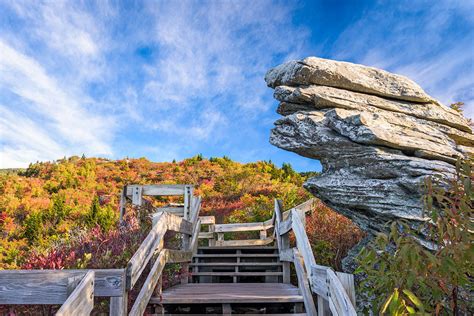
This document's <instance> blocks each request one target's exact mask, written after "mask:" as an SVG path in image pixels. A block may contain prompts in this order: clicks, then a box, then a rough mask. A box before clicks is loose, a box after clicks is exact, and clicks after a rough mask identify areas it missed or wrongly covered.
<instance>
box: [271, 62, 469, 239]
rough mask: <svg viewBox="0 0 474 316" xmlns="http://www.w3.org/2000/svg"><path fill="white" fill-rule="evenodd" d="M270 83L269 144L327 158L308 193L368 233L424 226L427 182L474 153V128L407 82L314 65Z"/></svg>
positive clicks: (278, 72)
mask: <svg viewBox="0 0 474 316" xmlns="http://www.w3.org/2000/svg"><path fill="white" fill-rule="evenodd" d="M265 80H266V82H267V85H268V86H269V87H272V88H274V89H275V92H274V97H275V98H276V99H277V100H278V101H279V102H280V105H279V107H278V109H277V112H278V113H279V114H281V115H282V116H283V118H281V119H279V120H277V121H276V122H275V128H274V129H273V130H272V132H271V136H270V142H271V143H272V144H273V145H275V146H277V147H280V148H282V149H285V150H289V151H293V152H296V153H298V154H300V155H302V156H305V157H308V158H312V159H318V160H320V161H321V164H322V166H323V170H322V174H321V175H320V176H318V177H315V178H312V179H310V180H308V181H307V182H306V183H305V187H306V188H307V189H308V190H309V191H311V192H312V193H313V194H314V195H315V196H317V197H318V198H320V199H321V200H323V201H324V202H325V203H327V204H328V205H329V206H331V207H332V208H333V209H334V210H336V211H338V212H340V213H342V214H344V215H346V216H347V217H349V218H351V219H352V220H353V221H354V222H356V223H357V224H358V225H359V226H360V227H361V228H362V229H364V230H366V231H367V232H369V233H370V234H373V233H375V232H377V231H382V230H384V229H385V227H386V224H387V223H388V222H390V221H392V220H394V219H405V220H407V221H409V222H410V223H412V224H413V225H414V226H416V225H417V224H419V223H420V222H422V221H424V220H426V218H425V215H424V213H423V203H422V195H423V186H422V184H423V181H424V179H425V178H426V177H428V176H431V175H434V174H444V175H446V176H449V175H452V174H453V173H454V171H455V167H454V165H455V163H456V160H457V159H458V158H463V157H466V156H467V155H469V154H472V153H473V152H474V135H473V133H472V130H471V127H470V126H469V122H468V121H467V120H466V119H465V118H464V117H463V116H462V115H461V114H460V113H458V112H457V111H454V110H452V109H450V108H448V107H446V106H444V105H442V104H441V103H440V102H439V101H436V100H435V99H434V98H432V97H431V96H429V95H428V94H427V93H426V92H425V91H423V89H422V88H421V87H420V86H418V85H417V84H416V83H414V82H413V81H411V80H410V79H408V78H406V77H403V76H400V75H396V74H392V73H389V72H387V71H384V70H380V69H376V68H371V67H366V66H362V65H356V64H352V63H347V62H338V61H333V60H326V59H321V58H316V57H309V58H306V59H304V60H301V61H290V62H287V63H285V64H283V65H280V66H278V67H276V68H274V69H271V70H270V71H268V73H267V74H266V76H265Z"/></svg>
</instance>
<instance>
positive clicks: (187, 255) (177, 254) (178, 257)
mask: <svg viewBox="0 0 474 316" xmlns="http://www.w3.org/2000/svg"><path fill="white" fill-rule="evenodd" d="M165 250H166V251H167V252H168V255H167V262H169V263H178V262H191V260H192V258H193V253H192V251H183V250H172V249H165ZM163 251H164V250H163Z"/></svg>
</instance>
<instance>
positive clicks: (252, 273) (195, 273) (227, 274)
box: [191, 271, 283, 284]
mask: <svg viewBox="0 0 474 316" xmlns="http://www.w3.org/2000/svg"><path fill="white" fill-rule="evenodd" d="M202 275H209V276H278V275H283V272H264V271H262V272H232V271H229V272H205V271H202V272H192V273H191V276H193V277H194V276H202ZM206 284H212V283H206ZM215 284H221V283H215Z"/></svg>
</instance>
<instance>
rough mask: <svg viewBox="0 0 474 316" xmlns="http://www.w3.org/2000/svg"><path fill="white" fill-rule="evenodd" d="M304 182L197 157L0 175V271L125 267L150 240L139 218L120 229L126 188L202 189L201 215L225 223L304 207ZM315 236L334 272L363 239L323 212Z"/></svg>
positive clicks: (56, 166)
mask: <svg viewBox="0 0 474 316" xmlns="http://www.w3.org/2000/svg"><path fill="white" fill-rule="evenodd" d="M305 180H306V177H305V176H304V175H300V174H299V173H297V172H295V171H294V170H293V169H292V168H291V166H290V165H288V164H285V165H283V167H282V168H278V167H276V166H275V165H274V164H273V163H271V162H266V161H259V162H255V163H247V164H241V163H238V162H234V161H232V160H230V159H229V158H226V157H223V158H210V159H204V158H203V157H202V156H200V155H198V156H195V157H193V158H189V159H185V160H183V161H180V162H172V163H169V162H164V163H156V162H151V161H148V160H147V159H144V158H141V159H122V160H117V161H112V160H107V159H99V158H85V157H82V158H79V157H71V158H68V159H66V158H65V159H62V160H58V161H55V162H43V163H35V164H31V165H30V166H29V168H28V169H26V170H24V171H20V172H17V173H11V172H10V173H5V174H2V175H0V236H1V237H2V238H1V239H0V269H18V268H23V269H37V268H46V269H64V268H114V267H124V266H125V265H126V262H127V260H128V259H129V258H130V257H131V255H132V254H133V252H134V251H135V249H137V248H138V246H139V245H140V242H141V240H142V239H143V238H144V236H145V235H146V233H147V229H145V228H144V227H141V225H140V223H139V222H140V221H139V220H138V219H137V218H136V217H134V216H133V213H131V216H129V217H128V218H127V223H126V225H122V226H120V227H119V225H118V201H119V196H120V192H121V190H122V188H123V186H124V185H125V184H132V183H133V184H151V183H153V184H159V183H163V184H185V183H189V184H195V185H196V189H195V192H196V194H198V195H201V196H202V197H203V202H202V210H201V214H202V215H214V216H216V220H217V222H220V223H227V222H252V221H262V220H266V219H269V218H271V216H272V212H273V199H274V198H279V199H282V200H283V201H284V202H285V208H289V207H292V206H295V205H297V204H299V203H302V202H304V201H306V200H307V199H309V198H310V197H311V195H310V194H309V193H308V192H307V191H306V190H305V189H304V188H303V187H302V184H303V182H304V181H305ZM308 232H309V236H310V239H311V242H312V243H313V245H314V249H315V251H316V256H317V260H318V261H319V259H318V258H320V260H321V263H322V264H330V265H332V266H335V267H338V266H339V262H340V259H341V258H342V257H343V255H344V253H345V252H346V251H347V249H349V248H350V247H351V246H352V245H353V244H355V243H356V242H357V241H358V238H359V236H360V231H359V230H358V229H357V228H355V226H354V225H353V224H352V223H351V222H350V221H349V220H348V219H346V218H344V217H342V216H340V215H338V214H336V213H335V212H333V211H332V210H330V209H328V208H327V207H325V206H324V205H323V204H318V205H317V207H316V209H315V210H314V211H313V214H312V215H311V216H309V217H308Z"/></svg>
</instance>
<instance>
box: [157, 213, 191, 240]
mask: <svg viewBox="0 0 474 316" xmlns="http://www.w3.org/2000/svg"><path fill="white" fill-rule="evenodd" d="M164 214H165V216H166V228H167V230H171V231H174V232H178V233H182V234H186V235H191V234H192V233H193V223H191V222H190V221H188V220H186V219H184V218H183V217H179V216H176V215H174V214H170V213H164Z"/></svg>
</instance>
